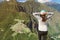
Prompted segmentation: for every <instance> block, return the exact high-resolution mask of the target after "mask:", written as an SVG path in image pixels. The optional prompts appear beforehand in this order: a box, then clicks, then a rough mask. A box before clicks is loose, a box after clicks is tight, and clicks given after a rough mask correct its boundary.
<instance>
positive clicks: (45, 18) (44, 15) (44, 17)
mask: <svg viewBox="0 0 60 40" xmlns="http://www.w3.org/2000/svg"><path fill="white" fill-rule="evenodd" d="M40 17H42V21H43V22H45V21H46V20H47V16H46V14H45V13H44V14H43V15H41V14H40Z"/></svg>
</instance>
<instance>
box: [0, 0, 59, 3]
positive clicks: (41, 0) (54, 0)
mask: <svg viewBox="0 0 60 40" xmlns="http://www.w3.org/2000/svg"><path fill="white" fill-rule="evenodd" d="M1 1H3V0H0V2H1ZM7 1H9V0H7ZM17 1H19V2H25V1H26V0H17ZM37 1H38V2H40V3H45V2H50V1H52V2H56V3H59V4H60V0H37Z"/></svg>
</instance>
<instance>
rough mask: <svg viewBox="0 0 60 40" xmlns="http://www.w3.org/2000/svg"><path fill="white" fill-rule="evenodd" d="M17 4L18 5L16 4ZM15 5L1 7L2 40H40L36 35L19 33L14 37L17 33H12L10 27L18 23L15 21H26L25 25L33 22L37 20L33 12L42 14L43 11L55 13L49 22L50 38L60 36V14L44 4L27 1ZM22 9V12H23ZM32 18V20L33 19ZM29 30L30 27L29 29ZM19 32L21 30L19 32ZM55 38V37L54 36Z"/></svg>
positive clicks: (2, 4)
mask: <svg viewBox="0 0 60 40" xmlns="http://www.w3.org/2000/svg"><path fill="white" fill-rule="evenodd" d="M16 4H17V3H16ZM16 4H15V2H14V3H11V2H10V3H8V2H3V3H1V4H0V5H1V6H0V40H38V39H37V38H38V37H37V34H36V33H32V32H30V34H29V33H24V34H20V33H18V34H17V35H16V36H14V37H12V34H13V33H14V32H15V31H12V30H11V29H10V27H11V26H12V25H15V24H16V23H17V22H16V21H14V19H19V20H24V22H23V23H24V24H25V25H26V26H28V25H27V24H28V23H30V22H31V20H32V19H34V20H35V18H34V17H33V16H32V15H31V14H32V13H33V12H40V11H41V10H42V9H44V10H46V11H52V12H54V16H53V17H52V20H51V21H50V20H49V21H50V22H49V27H48V28H49V36H50V35H52V36H53V35H54V34H56V33H57V36H58V35H60V34H59V33H60V29H59V28H60V25H59V24H60V19H59V17H60V13H59V12H58V11H57V10H55V9H53V8H51V7H48V6H46V5H44V4H40V3H37V2H33V1H27V2H25V3H18V4H17V5H16ZM21 9H22V10H21ZM31 17H32V19H31ZM20 27H21V26H20ZM23 27H24V26H23ZM27 28H28V27H27ZM18 31H19V30H18ZM54 36H55V35H54Z"/></svg>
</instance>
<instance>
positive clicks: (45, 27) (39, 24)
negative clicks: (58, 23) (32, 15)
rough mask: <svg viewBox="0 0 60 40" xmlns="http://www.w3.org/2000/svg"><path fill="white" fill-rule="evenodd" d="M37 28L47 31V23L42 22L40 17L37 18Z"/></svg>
mask: <svg viewBox="0 0 60 40" xmlns="http://www.w3.org/2000/svg"><path fill="white" fill-rule="evenodd" d="M38 30H39V31H47V24H46V22H42V20H41V19H38Z"/></svg>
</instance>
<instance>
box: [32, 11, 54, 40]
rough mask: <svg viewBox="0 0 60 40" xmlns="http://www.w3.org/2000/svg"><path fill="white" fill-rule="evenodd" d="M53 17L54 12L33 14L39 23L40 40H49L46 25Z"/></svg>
mask: <svg viewBox="0 0 60 40" xmlns="http://www.w3.org/2000/svg"><path fill="white" fill-rule="evenodd" d="M52 15H53V13H52V12H45V11H44V10H42V11H41V12H36V13H33V16H34V17H35V18H36V19H37V21H38V37H39V40H47V34H48V29H47V24H46V23H47V20H48V19H50V18H51V16H52Z"/></svg>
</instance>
